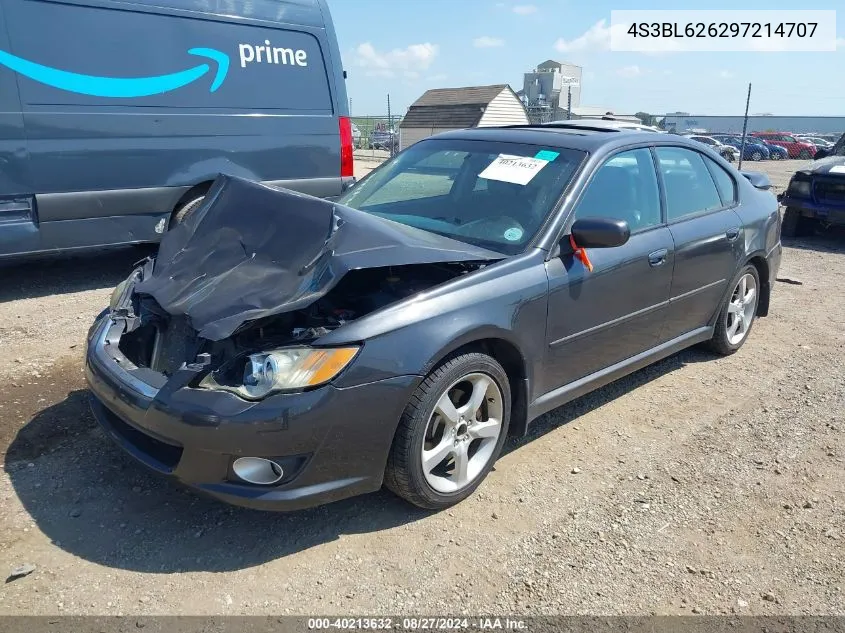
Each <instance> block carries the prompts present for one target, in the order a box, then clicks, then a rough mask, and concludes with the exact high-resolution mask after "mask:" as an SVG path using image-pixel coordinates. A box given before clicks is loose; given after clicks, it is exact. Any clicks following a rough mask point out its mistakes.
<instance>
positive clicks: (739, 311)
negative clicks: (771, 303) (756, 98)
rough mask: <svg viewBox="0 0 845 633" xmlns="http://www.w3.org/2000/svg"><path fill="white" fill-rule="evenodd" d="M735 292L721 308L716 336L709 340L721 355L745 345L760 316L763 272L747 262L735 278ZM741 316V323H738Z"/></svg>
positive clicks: (710, 346)
mask: <svg viewBox="0 0 845 633" xmlns="http://www.w3.org/2000/svg"><path fill="white" fill-rule="evenodd" d="M752 280H753V290H754V294H753V298H751V299H750V300H749V299H748V290H749V289H750V288H751V282H752ZM743 284H744V286H743ZM730 287H731V292H730V294H729V295H728V297H727V299H725V301H724V303H723V304H722V309H721V310H719V317H718V319H717V320H716V328H715V330H714V332H713V338H711V339H710V341H708V347H709V348H710V349H711V350H712V351H713V352H715V353H717V354H719V355H720V356H730V355H731V354H733V353H734V352H736V351H737V350H738V349H739V348H740V347H742V346H743V344H744V343H745V341H747V340H748V336H749V335H750V334H751V328H752V327H753V326H754V321H755V320H756V317H757V306H758V305H759V303H760V290H761V288H760V275H759V273H758V272H757V269H756V268H755V267H754V266H753V265H751V264H746V265H745V266H743V268H742V270H740V271H739V273H738V274H737V275H736V277H734V279H733V281H731V286H730ZM743 287H744V288H745V293H744V294H745V299H744V300H743V301H742V302H740V301H738V295H739V293H740V292H741V291H742V289H743ZM737 319H740V323H739V324H738V325H737Z"/></svg>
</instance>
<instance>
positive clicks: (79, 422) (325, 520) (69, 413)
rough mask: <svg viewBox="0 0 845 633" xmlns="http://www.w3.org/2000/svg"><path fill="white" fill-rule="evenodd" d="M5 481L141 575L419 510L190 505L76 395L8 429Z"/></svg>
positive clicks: (358, 501) (72, 537)
mask: <svg viewBox="0 0 845 633" xmlns="http://www.w3.org/2000/svg"><path fill="white" fill-rule="evenodd" d="M711 358H712V356H710V355H709V354H706V353H704V352H701V351H698V350H688V351H685V352H682V353H681V354H678V355H675V356H672V357H670V358H668V359H666V360H663V361H661V362H659V363H657V364H655V365H652V366H651V367H648V368H646V369H643V370H641V371H639V372H637V373H635V374H632V375H631V376H628V377H627V378H623V379H621V380H619V381H617V382H615V383H612V384H611V385H608V386H606V387H604V388H602V389H599V390H597V391H595V392H593V393H592V394H589V395H587V396H584V397H582V398H580V399H578V400H576V401H574V402H572V403H571V404H569V405H567V406H566V407H562V408H560V409H558V410H556V411H553V412H551V413H549V414H547V415H545V416H543V417H541V418H539V419H538V420H536V421H535V423H534V424H533V425H532V427H531V431H530V433H529V435H528V437H526V438H521V439H519V440H512V441H510V442H509V443H508V445H507V446H506V452H511V451H514V450H519V448H520V447H522V446H523V445H524V444H525V443H527V442H528V441H530V440H531V439H534V438H536V437H539V436H541V435H543V434H545V433H548V432H549V431H552V430H554V429H556V428H559V427H560V426H561V425H564V424H567V423H568V422H571V421H572V420H574V419H576V418H577V417H579V416H581V415H583V414H585V413H587V412H589V411H591V410H593V409H596V408H597V407H600V406H602V405H604V404H606V403H608V402H610V401H612V400H614V399H616V398H618V397H620V396H622V395H625V394H626V393H628V392H629V391H632V390H634V389H636V388H637V387H639V386H641V385H643V384H645V383H647V382H649V381H651V380H653V379H655V378H658V377H660V376H663V375H665V374H667V373H670V372H672V371H675V370H676V369H679V368H681V367H683V366H684V365H685V364H688V363H694V362H700V361H704V360H709V359H711ZM6 473H7V474H8V476H9V478H10V480H11V482H12V485H13V487H14V489H15V491H16V493H17V495H18V497H19V498H20V500H21V502H22V504H23V506H24V507H25V509H26V511H27V512H28V513H29V514H30V515H31V517H32V519H33V521H34V522H35V523H36V524H37V526H38V528H39V529H40V530H41V531H42V532H43V533H44V534H45V535H46V536H47V537H49V538H50V539H51V540H52V542H53V543H54V544H55V545H56V546H58V547H61V548H62V549H64V550H65V551H67V552H69V553H71V554H73V555H75V556H78V557H80V558H83V559H85V560H88V561H91V562H94V563H97V564H100V565H105V566H109V567H114V568H118V569H128V570H133V571H141V572H148V573H176V572H185V571H213V572H220V571H229V570H235V569H244V568H248V567H252V566H255V565H260V564H262V563H265V562H268V561H271V560H275V559H278V558H281V557H284V556H287V555H289V554H293V553H296V552H300V551H303V550H307V549H309V548H312V547H315V546H319V545H321V544H323V543H327V542H331V541H334V540H336V539H338V538H339V537H340V536H341V535H343V534H359V533H370V532H378V531H381V530H386V529H389V528H393V527H396V526H401V525H405V524H409V523H412V522H414V521H417V520H420V519H423V518H425V517H426V516H428V514H429V513H427V512H425V511H422V510H419V509H416V508H414V507H412V506H410V505H408V504H406V503H405V502H403V501H401V500H400V499H398V498H396V497H394V496H393V495H392V494H390V493H388V492H386V491H381V492H378V493H374V494H371V495H365V496H362V497H358V498H354V499H349V500H346V501H341V502H337V503H334V504H330V505H327V506H323V507H319V508H314V509H311V510H304V511H300V512H295V513H289V514H288V513H267V512H259V511H252V510H244V509H240V508H234V507H229V506H226V505H223V504H221V503H219V502H216V501H213V500H208V499H204V498H200V497H198V496H196V495H194V494H193V493H192V492H190V491H186V490H184V489H182V488H180V487H179V486H178V485H176V484H175V483H173V482H171V481H169V480H166V479H163V478H161V477H159V476H157V475H154V474H151V473H148V472H147V471H146V470H145V469H143V467H141V466H140V465H138V464H136V463H135V462H134V461H132V460H131V458H129V457H128V456H124V454H123V453H122V452H121V451H120V449H118V448H117V447H116V446H114V445H112V444H111V442H110V441H109V440H108V439H107V438H106V437H105V435H104V434H103V433H102V432H101V431H100V429H99V427H98V426H97V424H96V422H95V421H94V420H93V417H92V416H91V414H90V412H89V410H88V392H87V391H86V390H84V389H76V390H74V391H71V392H70V394H69V395H68V396H67V397H66V398H65V399H64V400H62V401H61V402H59V403H58V404H55V405H53V406H50V407H47V408H46V409H43V410H41V411H40V412H39V413H37V414H36V415H35V416H34V417H33V418H32V419H31V421H30V422H29V423H27V424H26V425H25V426H24V427H23V428H22V429H21V430H20V431H19V432H18V433H17V435H16V436H15V438H14V440H13V442H12V444H11V445H10V446H9V450H8V453H7V457H6Z"/></svg>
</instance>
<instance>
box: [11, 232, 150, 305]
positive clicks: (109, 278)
mask: <svg viewBox="0 0 845 633" xmlns="http://www.w3.org/2000/svg"><path fill="white" fill-rule="evenodd" d="M155 249H156V247H155V246H153V245H143V246H130V247H125V248H115V249H110V250H104V251H97V252H92V253H86V254H84V255H74V256H67V255H51V256H44V257H38V258H35V257H30V258H27V259H22V260H18V261H10V262H3V263H2V264H0V276H2V278H3V284H2V286H0V303H2V302H4V301H12V300H14V299H34V298H39V297H48V296H50V295H61V294H67V293H72V292H82V291H84V290H96V289H99V288H110V287H113V286H116V285H117V284H119V283H120V282H121V281H123V280H124V279H126V277H127V276H128V275H129V273H130V272H132V264H134V263H135V262H137V261H139V260H141V259H144V258H145V257H147V256H148V255H152V254H153V253H155Z"/></svg>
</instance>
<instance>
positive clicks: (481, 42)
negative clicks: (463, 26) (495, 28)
mask: <svg viewBox="0 0 845 633" xmlns="http://www.w3.org/2000/svg"><path fill="white" fill-rule="evenodd" d="M472 45H473V46H475V48H495V47H496V46H504V45H505V40H503V39H499V38H498V37H489V36H487V35H482V36H481V37H476V38H475V39H474V40H472Z"/></svg>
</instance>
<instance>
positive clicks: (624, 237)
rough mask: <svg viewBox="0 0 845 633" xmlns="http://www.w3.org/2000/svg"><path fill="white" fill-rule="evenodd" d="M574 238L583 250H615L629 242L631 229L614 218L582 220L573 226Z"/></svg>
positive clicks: (625, 223)
mask: <svg viewBox="0 0 845 633" xmlns="http://www.w3.org/2000/svg"><path fill="white" fill-rule="evenodd" d="M572 237H573V238H574V239H575V243H576V244H577V245H578V246H579V247H581V248H613V247H614V246H622V245H623V244H624V243H625V242H627V241H628V238H630V237H631V227H630V226H628V223H627V222H626V221H625V220H617V219H614V218H581V219H579V220H575V222H574V224H573V225H572Z"/></svg>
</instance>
